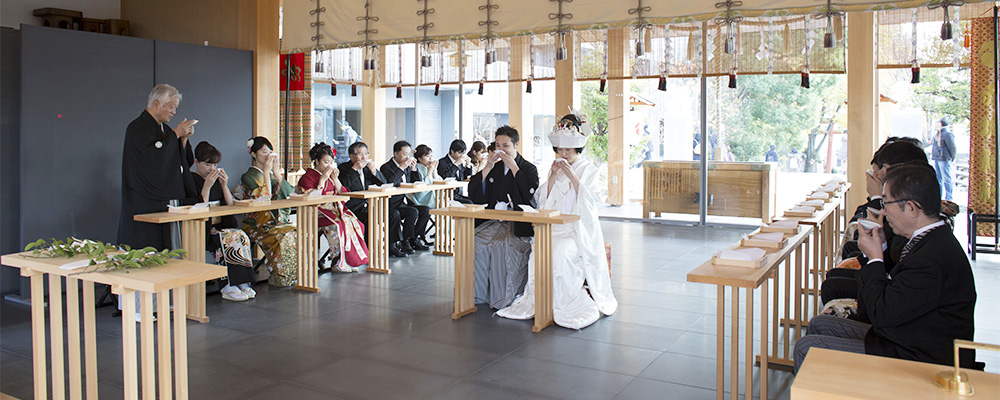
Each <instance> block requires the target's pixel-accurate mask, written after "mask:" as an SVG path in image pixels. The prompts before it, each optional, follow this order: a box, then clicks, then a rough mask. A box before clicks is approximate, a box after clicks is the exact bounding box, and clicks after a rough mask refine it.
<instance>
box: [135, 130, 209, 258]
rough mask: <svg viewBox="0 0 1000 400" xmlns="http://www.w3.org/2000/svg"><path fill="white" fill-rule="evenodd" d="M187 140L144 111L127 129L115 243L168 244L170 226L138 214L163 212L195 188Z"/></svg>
mask: <svg viewBox="0 0 1000 400" xmlns="http://www.w3.org/2000/svg"><path fill="white" fill-rule="evenodd" d="M193 164H194V152H192V151H191V144H190V143H188V144H187V145H186V146H185V147H184V148H181V146H180V140H179V139H177V135H176V134H175V133H174V131H173V129H172V128H170V126H169V125H167V124H159V123H157V122H156V120H155V119H154V118H153V116H152V115H150V114H149V112H146V111H143V112H142V114H140V115H139V117H138V118H136V119H135V120H133V121H132V122H131V123H129V125H128V128H127V129H126V130H125V146H124V150H123V152H122V206H121V217H120V219H119V220H118V243H119V244H127V245H129V246H132V247H133V248H142V247H146V246H152V247H155V248H156V249H158V250H162V249H165V248H168V247H169V246H170V224H150V223H146V222H136V221H134V220H133V219H132V218H133V217H134V216H135V215H137V214H146V213H152V212H161V211H166V210H167V203H168V202H169V201H170V200H183V199H184V198H185V197H187V196H186V193H191V192H192V191H193V190H194V180H193V178H192V177H191V170H190V167H191V165H193Z"/></svg>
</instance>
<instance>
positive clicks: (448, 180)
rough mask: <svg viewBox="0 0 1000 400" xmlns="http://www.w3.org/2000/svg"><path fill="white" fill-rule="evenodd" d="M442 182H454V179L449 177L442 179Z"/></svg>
mask: <svg viewBox="0 0 1000 400" xmlns="http://www.w3.org/2000/svg"><path fill="white" fill-rule="evenodd" d="M444 181H445V182H454V181H455V177H454V176H449V177H447V178H444Z"/></svg>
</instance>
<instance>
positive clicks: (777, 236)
mask: <svg viewBox="0 0 1000 400" xmlns="http://www.w3.org/2000/svg"><path fill="white" fill-rule="evenodd" d="M784 238H785V235H784V234H783V233H781V232H769V233H758V234H756V235H753V237H752V238H751V239H753V240H760V241H763V242H780V241H781V240H782V239H784Z"/></svg>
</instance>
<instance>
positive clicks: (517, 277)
mask: <svg viewBox="0 0 1000 400" xmlns="http://www.w3.org/2000/svg"><path fill="white" fill-rule="evenodd" d="M495 136H496V142H495V143H496V151H495V152H493V153H490V154H489V155H488V157H487V158H486V161H485V163H484V165H483V170H482V171H480V172H478V173H476V174H475V175H473V176H472V179H471V180H470V181H469V198H470V199H472V202H473V203H476V204H485V205H486V208H489V209H495V210H515V211H522V209H521V206H520V205H521V204H527V205H529V206H531V207H534V206H535V191H536V190H538V169H537V168H536V167H535V165H534V164H532V163H530V162H528V161H527V160H525V159H524V157H521V155H520V154H518V153H517V148H516V146H517V141H518V139H519V135H518V133H517V130H516V129H514V128H511V127H509V126H506V125H504V126H501V127H500V128H498V129H497V131H496V135H495ZM473 149H475V146H473ZM533 236H534V229H533V228H532V227H531V224H530V223H524V222H506V221H497V220H477V221H476V245H475V259H476V261H475V282H476V284H475V299H476V300H475V301H476V303H487V304H489V306H490V307H491V308H495V309H501V308H504V307H507V306H509V305H510V304H511V302H513V301H514V297H515V296H517V295H519V294H521V292H522V291H523V290H524V284H525V282H526V281H527V280H528V257H529V255H530V254H531V243H532V237H533Z"/></svg>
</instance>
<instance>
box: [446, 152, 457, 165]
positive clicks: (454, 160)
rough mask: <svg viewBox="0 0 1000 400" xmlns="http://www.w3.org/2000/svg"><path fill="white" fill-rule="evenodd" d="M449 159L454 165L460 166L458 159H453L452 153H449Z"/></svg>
mask: <svg viewBox="0 0 1000 400" xmlns="http://www.w3.org/2000/svg"><path fill="white" fill-rule="evenodd" d="M448 159H449V160H451V163H452V164H455V165H458V163H459V160H458V159H454V158H451V152H449V153H448Z"/></svg>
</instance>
